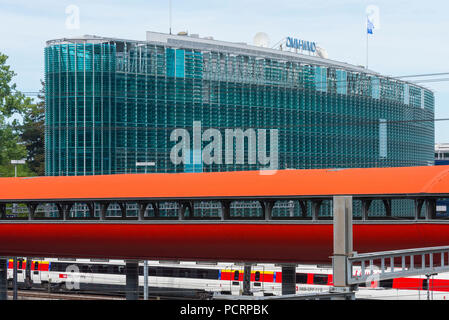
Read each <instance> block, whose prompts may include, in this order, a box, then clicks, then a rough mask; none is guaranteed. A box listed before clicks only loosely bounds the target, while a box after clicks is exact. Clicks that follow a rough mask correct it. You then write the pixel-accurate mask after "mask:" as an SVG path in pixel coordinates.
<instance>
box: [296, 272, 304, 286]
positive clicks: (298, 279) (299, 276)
mask: <svg viewBox="0 0 449 320" xmlns="http://www.w3.org/2000/svg"><path fill="white" fill-rule="evenodd" d="M296 283H302V284H305V283H307V273H297V274H296Z"/></svg>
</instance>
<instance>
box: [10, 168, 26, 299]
mask: <svg viewBox="0 0 449 320" xmlns="http://www.w3.org/2000/svg"><path fill="white" fill-rule="evenodd" d="M11 164H13V165H14V178H17V165H18V164H25V159H22V160H11ZM13 206H14V207H13V212H14V211H16V210H14V209H15V208H16V206H17V204H15V203H14V205H13ZM12 263H13V273H12V299H13V300H17V257H14V258H13V259H12Z"/></svg>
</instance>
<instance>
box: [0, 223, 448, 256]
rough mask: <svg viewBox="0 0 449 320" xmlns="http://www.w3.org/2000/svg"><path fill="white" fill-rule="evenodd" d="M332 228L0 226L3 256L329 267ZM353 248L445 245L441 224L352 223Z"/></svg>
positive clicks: (254, 225)
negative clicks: (288, 263) (264, 263)
mask: <svg viewBox="0 0 449 320" xmlns="http://www.w3.org/2000/svg"><path fill="white" fill-rule="evenodd" d="M332 230H333V226H332V224H331V223H325V224H323V223H319V224H310V223H308V224H300V223H290V224H287V223H286V224H278V223H277V224H265V223H238V222H236V223H194V224H190V223H189V224H176V223H175V224H170V223H157V224H149V223H139V224H135V223H79V224H77V223H45V222H42V223H16V222H14V223H2V224H0V256H34V257H77V258H110V259H114V258H115V259H140V260H143V259H148V260H192V261H236V262H237V261H251V262H278V263H282V262H295V263H313V264H315V263H330V262H331V260H330V258H329V257H330V256H331V255H332V236H333V234H332V232H333V231H332ZM353 235H354V250H355V251H357V252H359V253H363V252H374V251H385V250H397V249H407V248H417V247H432V246H443V245H449V224H446V223H444V222H435V223H432V222H430V223H429V222H417V223H410V222H409V223H391V224H385V223H379V224H373V223H369V224H355V225H354V229H353Z"/></svg>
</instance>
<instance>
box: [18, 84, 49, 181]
mask: <svg viewBox="0 0 449 320" xmlns="http://www.w3.org/2000/svg"><path fill="white" fill-rule="evenodd" d="M41 84H42V89H41V90H40V91H39V95H38V99H39V101H38V103H36V104H31V105H29V106H28V107H27V108H25V110H24V117H23V125H22V133H21V138H22V141H23V142H24V143H25V147H26V150H27V164H28V167H29V168H30V170H32V171H33V172H34V173H35V174H36V175H38V176H43V175H45V141H44V134H45V132H44V131H45V83H44V82H43V81H42V80H41Z"/></svg>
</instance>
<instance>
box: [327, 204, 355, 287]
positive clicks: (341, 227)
mask: <svg viewBox="0 0 449 320" xmlns="http://www.w3.org/2000/svg"><path fill="white" fill-rule="evenodd" d="M333 211H334V254H333V261H332V266H333V275H334V277H333V282H334V287H337V288H338V287H340V288H345V287H348V263H347V257H348V256H349V255H351V254H352V197H342V196H338V197H334V198H333Z"/></svg>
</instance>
